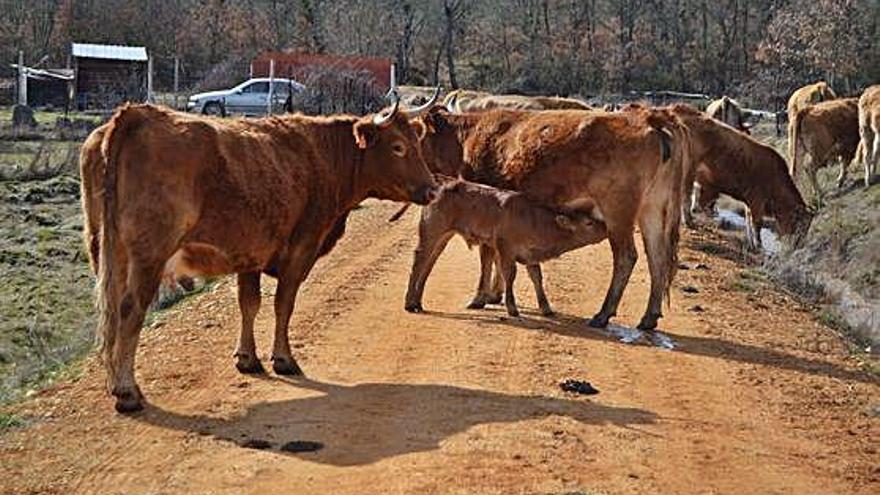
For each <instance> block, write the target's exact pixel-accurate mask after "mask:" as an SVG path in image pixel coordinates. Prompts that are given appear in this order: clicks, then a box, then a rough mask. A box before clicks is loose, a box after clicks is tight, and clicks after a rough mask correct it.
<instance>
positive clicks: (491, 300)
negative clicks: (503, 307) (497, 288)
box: [486, 295, 504, 304]
mask: <svg viewBox="0 0 880 495" xmlns="http://www.w3.org/2000/svg"><path fill="white" fill-rule="evenodd" d="M503 300H504V298H503V297H502V296H501V295H497V296H489V297H488V298H487V299H486V304H501V301H503Z"/></svg>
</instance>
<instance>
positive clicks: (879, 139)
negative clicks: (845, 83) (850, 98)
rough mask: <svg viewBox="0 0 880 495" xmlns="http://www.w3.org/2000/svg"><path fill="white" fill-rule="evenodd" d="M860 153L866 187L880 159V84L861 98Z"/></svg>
mask: <svg viewBox="0 0 880 495" xmlns="http://www.w3.org/2000/svg"><path fill="white" fill-rule="evenodd" d="M859 136H860V138H861V142H860V144H859V153H858V154H857V159H858V160H861V162H862V164H864V166H865V187H869V186H870V185H871V179H872V177H873V175H874V172H875V171H876V169H877V162H878V161H880V84H878V85H874V86H871V87H869V88H868V89H866V90H865V92H864V93H862V96H861V97H860V98H859Z"/></svg>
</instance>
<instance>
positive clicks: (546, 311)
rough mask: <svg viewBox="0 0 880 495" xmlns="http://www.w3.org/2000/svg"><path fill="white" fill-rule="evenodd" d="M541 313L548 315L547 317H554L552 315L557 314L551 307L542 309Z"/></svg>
mask: <svg viewBox="0 0 880 495" xmlns="http://www.w3.org/2000/svg"><path fill="white" fill-rule="evenodd" d="M541 314H542V315H544V316H546V317H547V318H552V317H554V316H556V312H555V311H553V310H552V309H550V308H543V309H541Z"/></svg>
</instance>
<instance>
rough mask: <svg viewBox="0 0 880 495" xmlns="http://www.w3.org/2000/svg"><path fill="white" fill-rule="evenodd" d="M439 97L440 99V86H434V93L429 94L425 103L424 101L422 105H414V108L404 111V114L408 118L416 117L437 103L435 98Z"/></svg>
mask: <svg viewBox="0 0 880 495" xmlns="http://www.w3.org/2000/svg"><path fill="white" fill-rule="evenodd" d="M439 99H440V86H437V87H436V88H434V94H433V95H431V98H430V99H429V100H428V102H427V103H425V104H424V105H420V106H418V107H415V108H411V109H410V110H409V111H407V112H406V114H407V116H409V117H410V118H412V117H418V116H419V115H421V114H422V113H424V112H425V111H427V110H428V109H429V108H431V107H433V106H434V104H435V103H437V100H439Z"/></svg>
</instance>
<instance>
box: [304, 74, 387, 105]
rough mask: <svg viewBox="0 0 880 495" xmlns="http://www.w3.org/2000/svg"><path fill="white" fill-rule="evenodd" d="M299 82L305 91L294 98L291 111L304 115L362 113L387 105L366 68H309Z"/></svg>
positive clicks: (382, 93) (381, 92)
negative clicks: (358, 69)
mask: <svg viewBox="0 0 880 495" xmlns="http://www.w3.org/2000/svg"><path fill="white" fill-rule="evenodd" d="M304 72H305V73H307V74H308V75H307V76H306V77H305V78H304V79H303V80H301V81H300V82H301V83H302V84H304V85H305V87H306V88H305V90H303V91H302V92H300V93H297V94H295V95H294V97H293V102H292V103H293V110H294V111H299V112H303V113H305V114H307V115H328V114H337V113H349V114H354V115H365V114H368V113H372V112H376V111H378V110H380V109H381V108H382V107H383V106H385V105H386V104H387V102H386V100H385V98H384V92H383V91H382V90H381V89H380V88H379V87H378V86H377V85H376V81H375V79H374V78H373V75H372V74H370V73H369V72H366V71H354V70H348V69H336V68H328V67H311V68H308V69H306V70H304Z"/></svg>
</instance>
